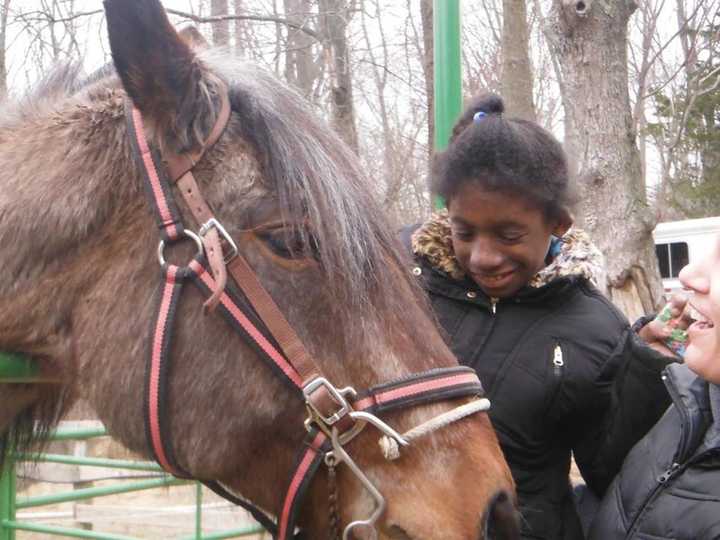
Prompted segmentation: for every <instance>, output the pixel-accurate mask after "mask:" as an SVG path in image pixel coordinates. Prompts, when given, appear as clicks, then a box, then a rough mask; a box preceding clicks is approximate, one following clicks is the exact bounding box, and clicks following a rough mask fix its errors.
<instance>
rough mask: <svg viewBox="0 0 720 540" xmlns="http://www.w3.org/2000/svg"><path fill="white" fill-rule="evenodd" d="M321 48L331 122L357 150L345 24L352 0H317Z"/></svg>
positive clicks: (351, 146)
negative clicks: (329, 81) (327, 84)
mask: <svg viewBox="0 0 720 540" xmlns="http://www.w3.org/2000/svg"><path fill="white" fill-rule="evenodd" d="M318 6H319V9H320V27H321V29H322V35H323V49H324V51H325V57H326V61H327V64H328V67H329V72H330V80H331V88H332V90H331V92H332V123H333V127H334V128H335V129H336V130H337V132H338V133H339V134H340V136H341V137H342V139H343V140H344V141H345V142H346V143H347V144H349V145H350V148H352V149H353V150H354V151H355V152H357V151H358V138H357V130H356V128H355V106H354V103H353V85H352V72H351V71H350V52H349V50H348V42H347V34H346V30H347V26H348V22H349V21H350V17H351V13H352V11H353V9H354V0H350V1H349V2H348V1H347V0H318Z"/></svg>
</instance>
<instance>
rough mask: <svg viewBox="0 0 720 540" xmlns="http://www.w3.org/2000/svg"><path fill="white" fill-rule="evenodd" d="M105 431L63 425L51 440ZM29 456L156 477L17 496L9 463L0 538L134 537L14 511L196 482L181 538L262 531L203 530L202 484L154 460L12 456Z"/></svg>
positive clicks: (202, 539) (0, 489) (0, 488)
mask: <svg viewBox="0 0 720 540" xmlns="http://www.w3.org/2000/svg"><path fill="white" fill-rule="evenodd" d="M104 435H107V433H106V431H105V429H103V428H93V429H70V430H68V429H65V430H59V431H57V432H55V433H54V434H53V435H52V436H51V440H53V441H66V440H87V439H91V438H94V437H102V436H104ZM28 459H32V460H33V461H38V462H47V463H56V464H58V465H76V466H85V467H103V468H110V469H121V470H129V471H147V472H152V473H157V474H158V475H160V476H159V477H158V478H151V479H143V480H137V481H130V482H123V483H118V484H115V485H109V486H102V487H87V488H82V489H74V490H72V491H67V492H62V493H53V494H49V495H39V496H33V497H18V496H17V491H16V470H15V466H14V463H9V464H8V465H7V466H6V467H5V469H4V470H3V471H2V475H0V540H16V531H28V532H35V533H44V534H48V535H54V536H64V537H69V538H94V539H98V540H137V539H136V538H133V537H130V536H123V535H118V534H110V533H101V532H96V531H92V530H85V529H72V528H68V527H60V526H55V525H43V524H38V523H31V522H27V521H18V520H17V511H18V510H24V509H28V508H36V507H39V506H47V505H55V504H60V503H65V502H73V501H81V500H86V499H94V498H98V497H107V496H110V495H117V494H120V493H130V492H137V491H142V490H148V489H153V488H158V487H169V486H181V485H193V484H195V532H194V533H193V534H190V535H185V536H181V537H180V540H220V539H223V538H240V537H246V536H251V535H257V534H260V533H262V532H263V529H262V527H260V526H259V525H252V526H248V527H244V528H238V529H233V530H228V531H222V532H214V533H208V534H203V527H202V510H203V506H202V501H203V488H202V485H201V484H200V483H198V482H193V481H189V480H180V479H177V478H174V477H173V476H170V475H167V474H165V473H164V472H163V470H162V469H161V468H160V467H159V466H158V465H157V464H155V463H151V462H138V461H129V460H120V459H105V458H90V457H77V456H70V455H62V454H39V455H34V454H33V455H23V454H19V455H16V456H14V460H16V461H25V460H28Z"/></svg>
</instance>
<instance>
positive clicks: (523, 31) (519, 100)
mask: <svg viewBox="0 0 720 540" xmlns="http://www.w3.org/2000/svg"><path fill="white" fill-rule="evenodd" d="M500 84H501V88H502V96H503V101H504V102H505V109H506V111H507V114H508V115H509V116H513V117H516V118H523V119H525V120H532V121H536V120H537V117H536V115H535V107H534V106H533V78H532V67H531V66H530V51H529V42H528V24H527V9H526V7H525V0H503V32H502V72H501V83H500Z"/></svg>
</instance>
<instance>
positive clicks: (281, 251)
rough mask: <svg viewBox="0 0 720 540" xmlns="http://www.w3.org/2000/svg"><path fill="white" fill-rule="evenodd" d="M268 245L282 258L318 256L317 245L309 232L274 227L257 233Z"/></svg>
mask: <svg viewBox="0 0 720 540" xmlns="http://www.w3.org/2000/svg"><path fill="white" fill-rule="evenodd" d="M259 236H260V238H261V239H262V240H263V241H264V242H265V243H266V244H267V245H268V247H269V248H270V249H271V250H272V251H273V253H275V254H276V255H278V256H279V257H282V258H284V259H302V258H307V257H312V258H314V259H317V258H318V245H317V240H316V239H315V237H314V236H313V235H312V234H310V233H305V235H303V234H302V233H301V231H299V230H296V229H274V230H271V231H266V232H263V233H260V234H259Z"/></svg>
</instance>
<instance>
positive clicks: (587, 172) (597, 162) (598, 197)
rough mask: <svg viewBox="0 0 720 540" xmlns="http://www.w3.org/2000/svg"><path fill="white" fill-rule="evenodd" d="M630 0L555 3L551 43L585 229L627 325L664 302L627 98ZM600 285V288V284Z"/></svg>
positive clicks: (632, 3)
mask: <svg viewBox="0 0 720 540" xmlns="http://www.w3.org/2000/svg"><path fill="white" fill-rule="evenodd" d="M635 8H636V5H635V3H634V2H633V0H614V1H612V2H610V1H602V2H600V1H597V0H596V1H593V0H553V12H552V14H551V23H552V24H551V27H550V29H551V31H552V33H553V34H554V36H553V39H552V40H551V43H552V45H553V46H554V47H556V49H557V50H556V54H557V55H558V58H559V59H560V65H561V69H562V71H563V82H564V87H565V91H566V92H567V95H566V96H565V98H566V103H567V104H568V109H567V110H566V114H568V113H569V114H570V115H571V116H572V122H571V125H572V126H573V129H574V132H573V133H568V134H566V138H568V137H570V138H573V139H574V140H575V143H576V145H577V148H578V170H579V183H580V186H579V187H580V191H581V204H580V209H579V210H580V212H581V213H582V215H583V217H584V225H585V228H586V229H587V230H588V232H589V233H590V234H591V236H592V238H593V240H594V241H595V243H596V244H597V245H598V247H599V248H600V250H601V251H602V252H603V253H604V255H605V258H606V263H607V280H606V283H605V284H604V285H605V286H606V287H607V292H608V294H609V296H610V298H611V299H612V300H613V302H614V303H615V304H616V305H617V306H618V307H619V308H620V309H621V310H622V311H624V312H625V314H626V315H627V316H628V318H630V319H631V320H633V319H634V318H636V317H637V316H640V315H642V314H645V313H649V312H652V311H653V310H655V309H656V308H657V307H658V306H659V304H660V303H661V302H662V284H661V280H660V275H659V271H658V264H657V258H656V256H655V248H654V244H653V239H652V230H653V228H654V225H655V221H654V216H653V213H652V211H651V209H650V207H649V206H648V204H647V201H646V197H645V192H644V188H643V182H642V174H641V169H640V155H639V152H638V148H637V146H636V143H635V133H634V131H633V129H632V125H633V122H632V114H631V109H630V98H629V94H628V72H627V32H628V21H629V18H630V15H631V14H632V12H633V11H634V10H635ZM602 285H603V284H601V286H602Z"/></svg>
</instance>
